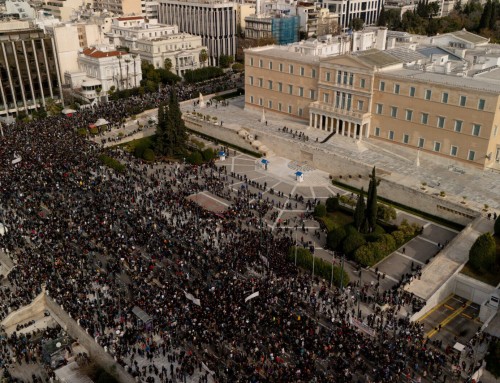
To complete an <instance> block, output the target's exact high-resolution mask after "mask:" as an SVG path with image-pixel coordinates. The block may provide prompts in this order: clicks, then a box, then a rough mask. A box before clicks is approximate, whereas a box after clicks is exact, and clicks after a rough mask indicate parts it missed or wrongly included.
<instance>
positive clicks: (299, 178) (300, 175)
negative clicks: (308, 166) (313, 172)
mask: <svg viewBox="0 0 500 383" xmlns="http://www.w3.org/2000/svg"><path fill="white" fill-rule="evenodd" d="M295 180H296V181H297V182H304V173H302V172H295Z"/></svg>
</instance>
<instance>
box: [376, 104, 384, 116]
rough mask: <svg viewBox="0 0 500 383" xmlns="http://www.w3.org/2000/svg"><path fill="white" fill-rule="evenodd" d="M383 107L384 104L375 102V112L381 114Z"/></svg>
mask: <svg viewBox="0 0 500 383" xmlns="http://www.w3.org/2000/svg"><path fill="white" fill-rule="evenodd" d="M383 109H384V105H382V104H377V105H376V107H375V113H377V114H382V111H383Z"/></svg>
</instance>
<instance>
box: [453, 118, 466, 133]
mask: <svg viewBox="0 0 500 383" xmlns="http://www.w3.org/2000/svg"><path fill="white" fill-rule="evenodd" d="M463 123H464V122H463V121H460V120H455V127H454V130H455V132H457V133H460V132H461V131H462V125H463Z"/></svg>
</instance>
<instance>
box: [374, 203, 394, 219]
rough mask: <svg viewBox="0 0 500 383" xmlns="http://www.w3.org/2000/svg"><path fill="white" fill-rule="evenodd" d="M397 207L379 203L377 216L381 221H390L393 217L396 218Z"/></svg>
mask: <svg viewBox="0 0 500 383" xmlns="http://www.w3.org/2000/svg"><path fill="white" fill-rule="evenodd" d="M396 217H397V214H396V209H394V208H393V207H392V206H387V205H383V204H378V206H377V218H378V219H380V220H381V221H385V222H390V221H392V220H393V219H396Z"/></svg>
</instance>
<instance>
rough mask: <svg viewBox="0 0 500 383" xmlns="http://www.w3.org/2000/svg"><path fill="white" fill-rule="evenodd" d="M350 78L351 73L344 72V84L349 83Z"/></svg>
mask: <svg viewBox="0 0 500 383" xmlns="http://www.w3.org/2000/svg"><path fill="white" fill-rule="evenodd" d="M348 78H349V73H347V72H344V85H347V81H348Z"/></svg>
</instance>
